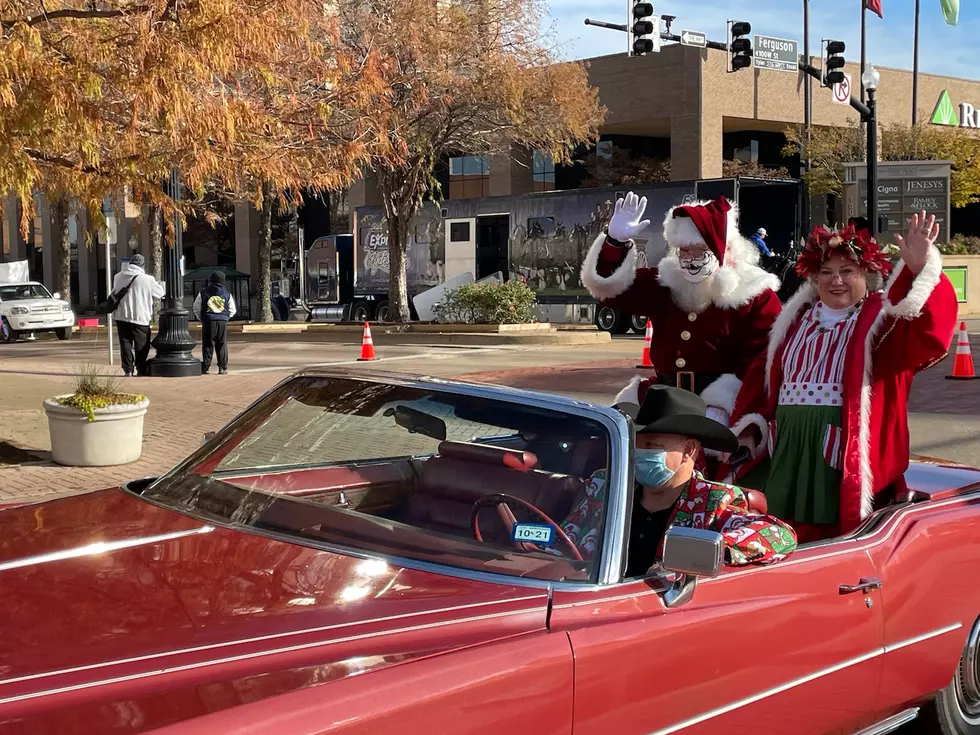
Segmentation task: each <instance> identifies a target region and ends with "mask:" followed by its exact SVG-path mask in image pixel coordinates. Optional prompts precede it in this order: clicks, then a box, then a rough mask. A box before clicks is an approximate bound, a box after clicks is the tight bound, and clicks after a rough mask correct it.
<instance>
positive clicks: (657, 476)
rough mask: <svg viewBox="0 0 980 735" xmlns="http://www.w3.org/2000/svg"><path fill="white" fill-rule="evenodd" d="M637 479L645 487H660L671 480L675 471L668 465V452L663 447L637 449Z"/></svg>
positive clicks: (635, 472) (635, 471)
mask: <svg viewBox="0 0 980 735" xmlns="http://www.w3.org/2000/svg"><path fill="white" fill-rule="evenodd" d="M634 451H635V453H636V454H635V456H636V466H635V470H634V475H635V477H636V481H637V482H638V483H640V484H641V485H644V486H645V487H660V486H661V485H666V484H667V483H668V482H670V478H672V477H673V476H674V471H673V470H672V469H670V468H669V467H668V466H667V452H666V451H665V450H663V449H636V450H634Z"/></svg>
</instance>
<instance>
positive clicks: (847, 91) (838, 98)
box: [832, 74, 851, 105]
mask: <svg viewBox="0 0 980 735" xmlns="http://www.w3.org/2000/svg"><path fill="white" fill-rule="evenodd" d="M832 91H833V93H834V102H836V103H837V104H838V105H849V104H851V75H850V74H844V81H843V82H841V83H840V84H835V85H834V86H833V87H832Z"/></svg>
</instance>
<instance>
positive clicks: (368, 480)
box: [228, 461, 415, 497]
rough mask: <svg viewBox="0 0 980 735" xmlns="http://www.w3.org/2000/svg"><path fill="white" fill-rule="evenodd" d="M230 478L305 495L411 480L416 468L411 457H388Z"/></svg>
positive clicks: (241, 483)
mask: <svg viewBox="0 0 980 735" xmlns="http://www.w3.org/2000/svg"><path fill="white" fill-rule="evenodd" d="M228 479H229V481H231V482H233V483H234V484H235V485H237V486H239V487H249V488H254V489H256V490H264V491H265V492H269V493H278V494H282V495H293V496H299V497H302V496H304V495H315V494H319V493H323V492H330V491H331V490H356V489H359V488H363V487H370V486H377V485H391V484H394V483H398V482H404V483H411V482H413V481H414V480H415V472H414V471H413V470H412V467H411V465H410V463H409V462H408V461H397V462H392V461H385V462H378V463H377V464H366V465H361V466H358V467H316V468H311V469H308V470H290V471H289V472H279V473H269V474H261V475H250V476H247V477H234V478H228Z"/></svg>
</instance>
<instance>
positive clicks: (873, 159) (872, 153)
mask: <svg viewBox="0 0 980 735" xmlns="http://www.w3.org/2000/svg"><path fill="white" fill-rule="evenodd" d="M880 81H881V74H879V73H878V70H877V69H875V68H874V67H873V66H868V68H867V69H865V70H864V74H862V75H861V84H862V85H863V86H864V89H865V90H866V91H867V93H868V116H867V121H866V122H867V125H868V155H867V163H868V230H869V234H870V235H871V237H875V236H876V235H877V234H878V109H877V102H876V101H875V92H877V91H878V83H879V82H880Z"/></svg>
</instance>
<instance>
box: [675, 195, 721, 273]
mask: <svg viewBox="0 0 980 735" xmlns="http://www.w3.org/2000/svg"><path fill="white" fill-rule="evenodd" d="M709 203H710V202H709V200H707V199H701V200H698V201H696V202H694V203H693V204H679V205H677V206H680V207H691V206H694V207H702V206H704V205H705V204H709ZM729 204H731V205H732V208H731V209H729V210H728V217H727V218H728V222H727V226H726V228H725V229H726V235H725V240H726V241H727V242H726V244H725V248H726V250H727V248H728V247H729V245H730V243H731V241H732V240H733V239H734V237H735V236H738V206H737V205H736V204H735V202H729ZM675 209H677V207H671V208H670V209H668V210H667V216H666V217H665V218H664V240H665V241H666V242H667V245H668V246H669V247H672V248H679V247H680V246H681V245H706V244H707V243H705V241H704V238H703V237H702V236H701V233H700V232H699V231H698V228H697V227H696V226H695V225H694V220H692V219H691V218H690V217H683V216H681V217H675V216H674V210H675ZM726 260H727V256H726Z"/></svg>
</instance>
